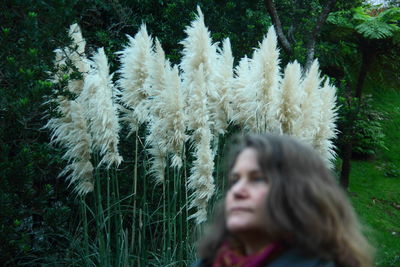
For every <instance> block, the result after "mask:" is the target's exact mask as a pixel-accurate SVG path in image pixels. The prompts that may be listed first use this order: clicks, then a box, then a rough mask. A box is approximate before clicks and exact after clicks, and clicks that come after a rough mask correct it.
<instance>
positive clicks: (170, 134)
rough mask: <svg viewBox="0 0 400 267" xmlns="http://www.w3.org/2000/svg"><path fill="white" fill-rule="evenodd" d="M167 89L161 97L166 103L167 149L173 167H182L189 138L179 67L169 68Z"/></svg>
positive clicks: (166, 79) (163, 111)
mask: <svg viewBox="0 0 400 267" xmlns="http://www.w3.org/2000/svg"><path fill="white" fill-rule="evenodd" d="M165 84H166V87H165V90H164V91H163V92H162V93H161V96H160V99H161V100H162V102H163V103H164V105H165V106H164V109H163V110H162V111H161V113H162V114H164V116H165V118H164V123H165V124H166V125H165V126H166V135H167V140H168V142H167V149H168V152H172V155H173V156H172V167H178V169H179V168H181V167H182V152H183V147H184V144H185V142H186V140H187V136H186V134H185V130H186V115H185V113H184V105H185V103H184V99H183V93H182V87H181V79H180V77H179V71H178V67H177V66H174V68H173V69H170V68H169V67H168V68H167V72H166V76H165Z"/></svg>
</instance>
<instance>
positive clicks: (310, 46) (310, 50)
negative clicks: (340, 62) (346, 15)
mask: <svg viewBox="0 0 400 267" xmlns="http://www.w3.org/2000/svg"><path fill="white" fill-rule="evenodd" d="M335 3H336V0H329V1H327V3H326V5H325V6H324V8H323V10H322V12H321V14H319V17H318V19H317V22H316V24H315V27H314V29H313V30H312V31H311V32H310V34H309V37H308V42H307V45H306V49H307V59H306V65H305V69H306V70H308V69H309V68H310V67H311V64H312V63H313V61H314V55H315V43H316V39H317V36H318V34H319V33H320V31H321V28H322V25H324V23H325V21H326V19H327V18H328V15H329V13H330V12H331V10H332V8H333V6H334V5H335Z"/></svg>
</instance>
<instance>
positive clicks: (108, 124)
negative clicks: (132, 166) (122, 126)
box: [81, 48, 122, 169]
mask: <svg viewBox="0 0 400 267" xmlns="http://www.w3.org/2000/svg"><path fill="white" fill-rule="evenodd" d="M92 60H93V61H92V65H93V69H92V70H91V72H90V73H89V74H88V75H87V77H86V79H85V83H84V89H83V91H84V92H83V93H82V95H81V97H82V98H83V99H84V101H85V102H86V105H87V114H86V116H87V118H88V119H89V129H90V132H91V135H92V138H93V148H94V150H95V151H98V152H99V153H100V156H102V159H101V161H100V163H99V165H102V164H105V165H106V168H107V169H109V168H110V167H111V166H112V165H115V166H117V167H118V165H119V164H120V163H121V161H122V157H121V156H120V155H119V152H118V143H119V136H118V133H119V123H118V113H117V106H116V105H115V104H114V103H113V88H114V85H113V83H112V75H110V73H109V66H108V61H107V57H106V55H105V53H104V49H103V48H100V49H98V51H97V53H95V54H94V55H93V58H92Z"/></svg>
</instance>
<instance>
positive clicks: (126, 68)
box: [118, 25, 153, 132]
mask: <svg viewBox="0 0 400 267" xmlns="http://www.w3.org/2000/svg"><path fill="white" fill-rule="evenodd" d="M128 39H129V45H127V46H126V47H125V48H124V50H122V51H120V52H118V54H120V62H121V68H120V70H119V73H120V74H121V78H120V79H119V81H118V84H119V86H120V87H121V89H122V96H121V102H122V103H123V105H124V106H125V108H127V109H129V110H131V111H130V112H129V113H131V114H129V113H128V114H126V113H125V114H126V115H124V117H127V118H126V120H127V121H131V122H135V123H133V124H131V125H130V128H131V132H132V131H136V129H137V127H138V125H139V124H142V123H144V122H147V120H148V115H149V111H148V105H149V102H148V97H149V88H148V83H147V82H146V80H147V79H148V78H149V75H150V74H149V64H150V62H151V60H152V46H153V40H152V38H151V37H150V36H149V35H148V33H147V30H146V26H145V25H142V26H141V27H140V30H139V32H138V33H137V34H136V35H135V37H134V38H132V37H131V36H129V35H128Z"/></svg>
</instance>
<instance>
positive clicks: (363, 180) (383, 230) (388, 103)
mask: <svg viewBox="0 0 400 267" xmlns="http://www.w3.org/2000/svg"><path fill="white" fill-rule="evenodd" d="M374 106H375V107H376V108H377V109H378V110H382V111H384V112H385V118H386V119H385V121H384V122H383V127H384V132H385V135H386V137H385V145H386V147H387V148H388V149H387V150H384V151H381V152H380V153H379V155H377V157H376V158H375V159H374V160H371V161H353V162H352V170H351V175H350V186H349V191H350V192H351V194H350V195H351V200H352V202H353V204H354V207H355V209H356V211H357V213H358V214H359V216H360V219H361V220H362V222H363V223H364V225H366V228H367V235H368V237H369V238H370V239H371V240H372V242H373V244H374V245H375V247H376V249H377V257H376V264H377V266H400V143H399V137H400V133H399V131H400V91H399V90H397V91H396V90H387V91H384V92H379V94H375V96H374Z"/></svg>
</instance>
